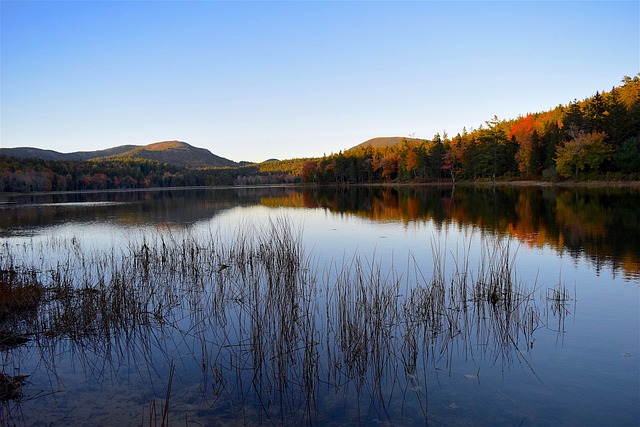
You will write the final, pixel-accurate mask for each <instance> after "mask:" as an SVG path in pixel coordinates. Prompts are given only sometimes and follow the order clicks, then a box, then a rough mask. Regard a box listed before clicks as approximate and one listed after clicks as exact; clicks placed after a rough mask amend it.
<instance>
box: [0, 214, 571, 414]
mask: <svg viewBox="0 0 640 427" xmlns="http://www.w3.org/2000/svg"><path fill="white" fill-rule="evenodd" d="M301 240H302V239H301V236H300V235H299V233H298V231H297V230H295V229H294V228H293V227H292V225H291V224H290V223H289V222H288V221H286V220H277V221H275V222H273V223H271V224H268V225H267V226H266V227H265V226H258V225H256V226H245V227H244V228H243V229H241V230H238V231H237V232H236V234H235V235H233V236H227V237H225V236H221V235H220V234H219V233H216V234H215V235H209V236H195V235H191V234H181V235H177V234H171V235H163V234H160V233H158V234H154V235H150V236H146V237H145V238H143V239H141V240H139V241H131V242H129V243H128V246H126V247H124V248H113V249H112V250H110V251H106V252H93V253H87V252H86V251H85V250H83V248H81V247H79V246H78V245H79V243H78V241H77V240H76V239H70V240H65V241H62V240H56V242H55V245H49V246H46V247H45V246H44V245H43V246H37V245H33V246H32V247H29V248H27V249H26V250H25V249H21V251H18V252H13V250H12V249H11V248H9V247H5V248H4V249H5V250H4V251H3V252H2V254H1V258H0V261H1V262H0V269H1V271H3V272H18V271H27V272H29V274H28V275H17V276H11V274H13V273H7V274H6V275H5V276H6V279H3V282H2V286H3V287H4V288H3V292H2V293H1V294H0V295H8V294H9V293H11V292H13V293H14V295H17V293H19V292H22V291H21V290H22V289H26V288H27V286H32V287H33V286H35V287H36V288H37V289H39V292H38V295H39V296H38V298H37V299H36V305H35V306H34V305H33V302H32V303H31V306H30V309H29V310H28V311H26V310H25V311H24V313H17V314H16V315H15V316H14V317H13V318H12V319H13V320H11V321H9V320H7V319H4V322H5V323H4V324H3V325H4V326H3V327H4V330H6V331H15V332H16V333H18V331H19V333H20V334H21V335H22V336H24V337H27V339H28V340H29V341H30V342H31V343H33V344H31V345H29V346H28V347H25V346H19V347H17V348H14V349H12V350H4V359H5V363H4V369H5V370H7V371H13V370H14V369H17V368H20V367H21V366H24V364H23V363H22V360H21V358H22V357H25V356H27V355H28V354H31V355H33V353H37V354H39V356H38V357H39V360H40V362H38V363H37V365H40V366H41V367H40V370H41V369H42V368H43V367H44V369H45V370H46V372H47V374H46V375H49V376H50V381H51V382H52V384H62V383H64V382H65V378H64V376H65V374H66V373H65V372H64V370H62V371H61V370H59V369H58V365H59V364H61V362H62V361H63V359H68V358H71V359H73V360H74V363H75V364H77V365H78V366H82V369H84V370H86V372H87V375H88V376H91V377H93V378H94V379H95V380H96V381H103V380H106V379H107V378H109V377H110V376H111V375H112V373H111V372H113V371H117V370H118V368H119V367H120V366H123V365H127V366H128V369H129V370H131V371H136V370H138V371H139V372H141V375H142V376H143V377H148V378H156V382H155V383H156V385H158V384H160V383H158V382H157V381H162V380H166V379H167V378H172V377H173V366H175V370H176V377H183V378H194V377H193V374H194V372H196V373H198V375H199V378H198V376H196V377H195V378H196V379H195V380H193V381H194V382H196V383H198V382H199V383H200V387H199V388H200V390H201V392H202V399H203V400H202V402H203V403H202V407H203V408H209V409H206V410H204V409H200V410H201V411H204V412H203V413H205V416H208V415H211V416H213V415H219V414H221V413H222V414H225V416H229V417H232V419H233V418H237V417H245V419H259V420H264V421H268V422H275V423H288V422H291V421H292V420H295V422H300V423H307V422H309V423H318V422H320V421H336V422H339V421H340V420H343V421H344V419H345V418H344V417H347V418H348V417H351V416H352V415H353V414H352V413H350V411H356V412H357V414H358V417H359V419H361V420H362V421H363V422H364V421H366V420H372V419H386V420H399V419H404V420H406V421H407V422H411V423H416V422H426V421H428V420H429V419H430V415H429V411H430V407H429V401H428V387H427V382H428V380H429V378H432V377H433V376H437V375H441V374H439V373H438V372H439V370H442V371H445V372H447V371H448V372H449V373H450V372H451V369H452V368H453V365H454V363H455V360H457V357H459V354H460V352H462V353H465V354H467V353H468V354H476V355H477V356H480V359H482V360H487V361H491V363H498V364H501V365H502V367H503V369H504V368H507V367H508V366H510V365H511V364H512V363H514V362H517V363H519V364H520V365H522V366H524V367H526V369H528V370H529V372H530V373H531V374H532V375H535V372H534V371H533V367H532V366H530V362H529V357H528V352H529V351H530V349H531V346H532V343H533V341H534V335H535V333H536V331H537V330H538V329H539V328H542V327H544V326H545V323H550V320H549V316H548V313H547V316H544V315H543V314H541V311H540V309H539V308H538V307H537V305H536V303H535V300H536V299H535V298H534V295H533V291H532V290H529V289H527V287H526V286H524V285H523V284H522V283H520V282H518V281H517V280H516V278H515V277H514V275H513V272H512V262H513V256H512V254H511V253H510V247H509V242H508V241H505V240H501V239H498V238H494V239H491V240H489V241H485V244H483V245H482V246H483V247H484V248H485V252H484V253H483V255H482V257H481V262H480V264H479V265H478V266H477V268H475V267H476V266H473V268H472V267H470V266H469V262H468V257H467V254H463V255H462V258H461V259H454V260H453V261H454V262H451V261H452V260H449V261H447V260H446V259H445V258H447V257H448V255H447V254H444V253H441V251H440V249H439V248H437V247H435V248H434V261H433V265H423V264H422V263H421V262H419V261H418V260H416V259H411V260H410V266H409V267H408V268H407V271H406V272H399V271H396V270H395V269H394V268H393V267H392V268H391V269H390V270H389V269H387V268H384V267H383V266H382V264H381V263H380V262H378V261H376V260H370V261H367V260H363V259H361V258H359V257H358V256H355V257H354V258H353V259H351V260H344V261H343V262H342V263H333V264H331V265H328V266H325V267H320V266H319V265H317V264H315V261H314V260H313V259H312V258H311V257H310V256H308V255H305V253H304V250H303V247H302V245H301ZM53 247H55V248H56V250H57V251H58V252H59V253H58V254H57V256H53V257H51V258H50V261H49V262H50V263H51V264H50V265H48V266H45V267H44V268H45V270H41V269H40V268H41V267H40V266H38V267H36V266H34V265H31V264H30V262H32V261H33V260H39V259H40V255H42V253H43V251H44V250H47V251H48V250H51V248H53ZM18 254H20V256H18ZM450 265H455V267H454V269H453V270H450V269H447V268H446V266H450ZM431 267H432V268H433V272H434V273H433V276H432V277H425V276H424V274H423V273H422V271H423V270H426V269H429V268H431ZM3 277H4V276H3ZM11 277H13V279H12V278H11ZM16 277H20V280H17V279H16ZM558 292H560V291H558ZM551 295H552V297H555V296H557V295H560V296H562V295H564V294H561V293H558V294H557V295H556V294H553V293H552V294H551ZM4 298H5V300H7V301H8V300H9V298H8V297H4ZM14 299H15V298H14ZM557 300H558V304H560V303H566V302H567V300H568V297H565V296H562V297H558V298H557ZM2 301H4V300H2V299H0V302H2ZM563 313H564V312H560V311H558V312H557V313H555V312H554V313H552V315H551V316H550V318H551V321H555V319H556V318H557V317H558V316H560V317H562V316H563V315H564V314H563ZM545 317H546V319H545ZM23 344H24V343H23ZM36 358H37V357H36ZM176 360H177V361H178V362H177V363H176ZM65 364H68V363H62V365H65ZM168 366H171V367H172V368H171V374H170V375H169V374H167V373H166V371H167V369H166V367H168ZM40 370H38V369H37V370H36V371H37V372H33V374H34V376H35V375H38V374H40V375H43V374H42V372H40ZM478 380H479V379H478ZM148 387H153V382H152V384H151V385H148ZM158 387H160V389H159V390H156V391H160V392H161V391H162V390H164V389H163V388H162V386H161V385H160V386H158ZM25 388H26V390H27V391H28V390H29V386H28V385H27V386H25ZM164 388H167V384H165V385H164ZM173 390H174V391H173V392H174V393H177V395H176V396H175V398H173V397H172V402H173V403H172V405H174V408H175V409H174V410H176V411H177V410H178V408H182V406H180V403H179V402H180V399H179V398H178V396H179V395H180V391H179V389H177V388H176V386H175V385H174V386H173ZM56 391H57V389H56V387H52V388H51V389H50V390H48V392H49V393H53V392H56ZM73 392H74V391H73V390H70V389H67V391H66V393H73ZM141 393H142V391H141ZM156 395H157V394H156ZM25 397H26V398H29V396H28V395H26V394H25V395H24V396H20V397H18V396H16V397H15V400H17V401H18V402H19V401H20V399H24V398H25ZM31 397H37V396H31ZM336 397H338V400H339V401H336V400H335V399H336ZM167 400H168V399H167ZM398 401H401V402H403V404H402V405H400V406H399V405H396V404H394V403H395V402H398ZM408 401H411V402H413V403H414V404H416V405H417V406H418V407H419V408H421V413H419V414H415V413H404V412H403V411H402V409H401V408H402V407H403V406H404V403H405V402H408ZM25 404H26V403H25ZM154 407H155V406H154ZM4 408H5V411H9V412H4V413H3V417H4V420H11V419H12V418H11V417H12V416H15V414H16V413H17V409H16V407H15V406H13V407H11V406H9V405H5V407H4ZM12 409H13V411H11V410H12ZM180 410H181V409H180ZM207 411H208V412H207ZM228 411H231V412H228ZM345 411H346V413H345ZM207 414H208V415H207ZM331 417H334V418H331ZM190 419H192V418H190ZM351 419H353V418H351Z"/></svg>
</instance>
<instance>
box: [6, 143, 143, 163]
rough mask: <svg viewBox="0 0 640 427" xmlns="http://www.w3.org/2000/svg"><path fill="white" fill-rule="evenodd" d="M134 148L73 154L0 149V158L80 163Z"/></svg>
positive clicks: (126, 146)
mask: <svg viewBox="0 0 640 427" xmlns="http://www.w3.org/2000/svg"><path fill="white" fill-rule="evenodd" d="M135 147H137V146H136V145H121V146H119V147H113V148H107V149H106V150H96V151H76V152H73V153H60V152H58V151H54V150H42V149H40V148H32V147H17V148H0V156H8V157H14V158H16V159H42V160H62V161H73V160H78V161H80V160H90V159H96V158H100V157H107V156H113V155H117V154H121V153H124V152H127V151H129V150H131V149H133V148H135Z"/></svg>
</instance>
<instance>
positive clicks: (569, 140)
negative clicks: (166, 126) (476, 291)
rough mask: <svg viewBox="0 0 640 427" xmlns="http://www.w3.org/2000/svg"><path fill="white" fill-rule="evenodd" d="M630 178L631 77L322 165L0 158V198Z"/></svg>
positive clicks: (636, 157)
mask: <svg viewBox="0 0 640 427" xmlns="http://www.w3.org/2000/svg"><path fill="white" fill-rule="evenodd" d="M523 179H524V180H544V181H561V180H573V181H578V180H605V181H619V180H639V179H640V75H636V76H634V77H633V78H632V77H627V76H625V77H624V79H623V80H622V85H621V86H618V87H614V88H612V89H611V90H610V91H608V92H602V93H600V92H596V94H595V95H593V96H591V97H588V98H586V99H584V100H582V101H578V100H574V101H573V102H570V103H569V104H568V105H559V106H558V107H556V108H554V109H552V110H549V111H545V112H539V113H529V114H526V115H524V116H521V117H518V118H516V119H499V118H498V117H494V118H493V119H491V120H488V121H486V122H485V123H484V124H483V125H481V126H480V127H479V128H478V129H471V130H470V131H467V130H466V129H465V130H463V131H462V132H460V133H457V134H456V135H455V136H450V135H448V134H447V133H446V132H444V133H443V134H442V135H441V134H436V135H434V137H433V138H432V139H431V140H417V139H414V138H406V139H404V140H403V142H402V143H400V144H395V145H389V146H376V147H374V146H371V145H362V144H361V145H359V146H356V147H353V148H351V149H349V150H345V151H341V152H339V153H334V154H330V155H325V156H323V157H321V158H309V159H290V160H281V161H267V162H263V163H260V164H249V165H244V166H241V167H227V168H201V169H189V168H181V167H176V166H170V165H168V164H163V163H159V162H155V161H150V160H136V159H126V160H95V161H84V162H82V161H52V160H42V159H16V158H9V157H0V191H4V192H12V191H13V192H26V191H77V190H99V189H116V188H150V187H179V186H205V185H206V186H214V185H256V184H258V185H259V184H273V183H293V182H305V183H314V184H361V183H388V182H410V183H421V182H443V181H446V182H457V181H461V180H463V181H475V182H477V181H496V180H503V181H509V180H523Z"/></svg>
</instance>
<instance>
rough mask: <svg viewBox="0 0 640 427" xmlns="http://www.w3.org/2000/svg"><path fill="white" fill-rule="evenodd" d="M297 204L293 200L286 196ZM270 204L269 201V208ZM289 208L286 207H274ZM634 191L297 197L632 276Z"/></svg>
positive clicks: (380, 191)
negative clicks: (493, 238)
mask: <svg viewBox="0 0 640 427" xmlns="http://www.w3.org/2000/svg"><path fill="white" fill-rule="evenodd" d="M294 197H295V198H296V199H295V200H299V196H298V195H295V196H294ZM275 203H276V202H274V201H273V200H272V201H271V204H272V205H274V204H275ZM282 204H284V205H286V206H293V205H294V204H293V203H292V200H291V199H289V200H288V201H282ZM639 205H640V192H639V191H637V190H633V189H627V190H625V189H620V188H614V189H593V188H592V189H566V188H537V187H535V188H534V187H522V188H520V187H518V188H503V187H499V188H485V187H456V188H455V191H453V190H452V189H451V188H450V187H449V188H446V187H441V188H433V187H429V188H425V187H397V188H396V187H357V188H348V189H333V188H321V189H310V190H307V191H305V192H304V204H300V205H299V206H300V207H302V206H304V207H323V208H326V209H329V210H331V211H333V212H341V213H347V214H352V215H356V216H358V217H363V218H367V219H370V220H373V221H402V222H404V223H408V222H426V221H433V223H434V224H435V225H436V227H437V228H440V227H444V226H446V225H447V223H448V222H449V221H453V222H456V223H458V224H460V225H475V226H478V227H480V228H481V229H483V230H486V231H489V232H491V233H497V234H499V235H506V234H509V235H511V236H514V237H516V238H518V240H519V241H521V242H523V243H524V244H526V245H528V246H536V247H544V246H546V245H549V246H551V247H553V248H555V249H556V250H557V251H558V252H560V253H563V252H565V251H568V253H569V254H571V256H573V257H576V258H577V257H580V256H583V255H584V256H586V257H587V258H588V259H589V260H590V261H591V262H592V263H593V264H594V265H596V267H597V268H598V269H599V268H600V267H601V266H603V265H607V266H611V267H612V268H613V270H614V273H615V272H616V271H617V270H619V269H622V271H623V272H624V274H625V275H626V276H628V277H629V278H631V279H634V278H635V279H637V278H638V277H639V275H640V243H639V242H640V212H639V211H638V209H637V206H639Z"/></svg>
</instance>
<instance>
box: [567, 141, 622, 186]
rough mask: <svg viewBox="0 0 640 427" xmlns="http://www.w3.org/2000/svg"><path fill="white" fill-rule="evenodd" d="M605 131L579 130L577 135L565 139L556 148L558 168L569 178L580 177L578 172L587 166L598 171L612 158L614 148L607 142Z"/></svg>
mask: <svg viewBox="0 0 640 427" xmlns="http://www.w3.org/2000/svg"><path fill="white" fill-rule="evenodd" d="M606 136H607V135H606V134H605V133H604V132H589V133H585V132H584V131H579V132H578V133H577V134H576V135H575V137H573V138H572V139H570V140H568V141H563V142H562V143H561V144H560V145H559V146H558V148H557V150H556V170H557V172H558V174H560V175H561V176H564V177H566V178H569V177H571V176H572V175H573V177H574V179H577V178H578V172H580V171H583V170H585V169H586V168H587V167H588V168H589V170H591V171H597V170H598V168H599V167H600V165H601V164H602V162H604V161H605V160H607V159H609V158H611V155H612V153H613V150H612V149H611V147H610V146H609V145H608V144H606V143H605V142H604V141H605V138H606Z"/></svg>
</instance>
